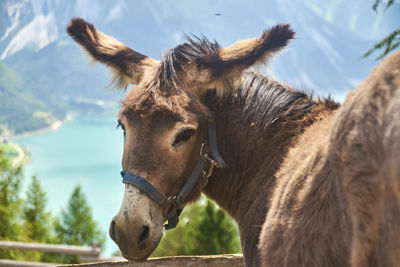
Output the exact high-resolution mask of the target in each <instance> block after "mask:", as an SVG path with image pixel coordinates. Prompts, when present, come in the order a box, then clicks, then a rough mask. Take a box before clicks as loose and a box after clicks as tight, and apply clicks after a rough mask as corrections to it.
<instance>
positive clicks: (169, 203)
mask: <svg viewBox="0 0 400 267" xmlns="http://www.w3.org/2000/svg"><path fill="white" fill-rule="evenodd" d="M206 145H208V146H209V148H210V155H209V154H207V153H206V152H205V150H204V147H205V146H206ZM207 162H209V163H210V165H209V167H208V169H207V170H205V168H206V163H207ZM225 166H226V163H225V161H224V160H223V159H222V157H221V155H220V154H219V152H218V148H217V136H216V128H215V122H214V121H210V122H208V124H207V133H206V134H205V135H204V138H203V143H202V145H201V148H200V158H199V160H198V161H197V164H196V166H195V167H194V169H193V172H192V174H191V175H190V177H189V179H188V180H187V182H186V183H185V184H184V185H183V187H182V188H181V190H180V191H179V193H178V195H176V196H173V197H166V196H165V195H164V194H163V193H161V192H160V191H159V190H158V189H157V188H155V187H154V186H153V185H152V184H150V183H149V182H148V181H147V180H146V179H144V178H143V177H141V176H139V175H137V174H135V173H132V172H127V171H125V170H123V171H121V176H122V182H123V183H127V184H131V185H134V186H136V187H137V188H139V189H140V190H142V191H143V192H144V193H146V194H147V195H148V196H149V197H150V198H151V199H152V200H154V201H155V202H156V203H157V204H158V205H159V206H160V207H161V208H162V209H163V210H164V213H165V214H166V218H167V220H168V224H165V225H164V227H165V229H166V230H168V229H173V228H175V227H176V225H177V224H178V221H179V215H180V214H181V212H182V210H183V203H184V202H185V200H186V198H187V196H188V195H189V194H190V192H192V189H193V187H194V185H195V184H196V183H197V181H198V179H199V178H200V176H202V177H203V178H204V179H208V178H209V177H210V176H211V175H212V172H213V169H214V167H217V168H224V167H225ZM206 182H207V180H206ZM204 186H205V185H204Z"/></svg>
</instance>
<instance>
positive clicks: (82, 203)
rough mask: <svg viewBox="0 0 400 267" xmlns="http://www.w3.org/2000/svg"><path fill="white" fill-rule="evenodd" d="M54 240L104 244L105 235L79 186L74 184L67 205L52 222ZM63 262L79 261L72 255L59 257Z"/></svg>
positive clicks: (67, 242) (72, 243) (80, 243)
mask: <svg viewBox="0 0 400 267" xmlns="http://www.w3.org/2000/svg"><path fill="white" fill-rule="evenodd" d="M54 230H55V233H56V241H57V242H58V243H63V244H69V245H89V246H91V245H93V244H94V243H97V244H100V245H102V244H104V242H105V236H104V233H103V232H101V231H100V230H99V228H98V226H97V223H96V222H95V221H94V220H93V218H92V210H91V208H90V206H89V205H88V203H87V200H86V197H85V195H84V194H83V192H82V189H81V187H80V186H76V187H75V189H74V191H73V192H72V195H71V198H70V199H69V202H68V206H67V208H66V209H65V210H62V211H61V214H60V217H59V218H56V220H55V223H54ZM60 260H61V261H63V262H74V263H76V262H79V259H78V258H77V257H74V256H65V257H62V258H60Z"/></svg>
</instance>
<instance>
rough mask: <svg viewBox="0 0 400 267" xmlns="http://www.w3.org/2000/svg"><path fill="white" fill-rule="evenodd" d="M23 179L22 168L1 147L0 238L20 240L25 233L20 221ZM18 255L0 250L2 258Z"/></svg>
mask: <svg viewBox="0 0 400 267" xmlns="http://www.w3.org/2000/svg"><path fill="white" fill-rule="evenodd" d="M21 180H22V171H21V168H20V167H19V168H14V167H13V166H12V165H11V162H10V161H9V160H8V158H6V157H5V155H4V153H3V150H2V149H0V240H20V239H21V236H22V234H23V231H22V230H21V225H20V223H19V221H18V219H19V215H20V212H21V208H20V207H21V204H22V201H21V199H20V197H19V192H20V187H21ZM18 255H20V253H19V252H18V251H12V250H0V258H9V259H15V258H17V257H18Z"/></svg>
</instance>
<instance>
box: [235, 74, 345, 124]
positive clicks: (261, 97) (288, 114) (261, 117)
mask: <svg viewBox="0 0 400 267" xmlns="http://www.w3.org/2000/svg"><path fill="white" fill-rule="evenodd" d="M236 95H237V100H238V101H239V102H241V103H242V104H243V114H244V115H245V116H246V117H247V119H248V120H249V121H251V122H252V123H254V125H256V126H257V127H258V128H263V129H266V128H268V127H271V125H273V124H274V123H276V122H279V123H282V122H284V121H286V120H287V121H297V120H301V119H302V118H303V117H304V115H305V114H306V113H308V112H309V111H311V110H312V109H313V108H314V107H316V106H318V105H323V106H324V107H325V108H326V109H327V110H334V109H336V108H338V107H339V104H338V103H336V102H334V101H333V100H332V99H331V98H330V97H328V98H323V99H320V98H318V99H317V100H316V101H315V100H313V97H312V94H308V93H306V92H304V91H299V90H295V89H293V88H291V87H289V86H284V85H283V84H281V83H279V82H277V81H275V80H272V79H268V78H267V77H265V76H263V75H260V74H255V73H253V72H250V71H248V72H245V73H244V74H243V78H242V84H241V85H240V87H239V88H238V89H237V94H236Z"/></svg>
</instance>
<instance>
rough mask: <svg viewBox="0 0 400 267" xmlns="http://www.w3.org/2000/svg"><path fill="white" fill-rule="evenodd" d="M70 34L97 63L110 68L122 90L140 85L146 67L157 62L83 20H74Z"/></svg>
mask: <svg viewBox="0 0 400 267" xmlns="http://www.w3.org/2000/svg"><path fill="white" fill-rule="evenodd" d="M67 32H68V34H69V35H70V36H71V37H72V38H73V39H74V40H75V42H77V43H78V44H79V45H80V46H82V47H83V48H84V49H85V50H86V51H87V52H88V53H89V55H90V56H91V57H92V58H93V59H94V60H97V61H100V62H102V63H104V64H106V65H107V66H109V67H110V68H111V69H112V70H113V72H114V81H115V82H116V83H117V85H118V86H119V87H121V88H125V87H126V86H127V85H129V84H130V83H134V84H138V83H139V82H140V80H141V79H142V76H143V73H144V70H145V68H146V67H149V66H151V65H154V64H155V63H156V61H155V60H153V59H152V58H149V57H147V56H145V55H142V54H140V53H138V52H136V51H134V50H132V49H130V48H129V47H127V46H126V45H125V44H123V43H121V42H119V41H118V40H116V39H114V38H113V37H111V36H108V35H106V34H103V33H101V32H99V31H97V30H96V28H95V27H94V26H93V25H92V24H90V23H88V22H86V21H85V20H83V19H81V18H73V19H72V20H71V24H69V25H68V26H67Z"/></svg>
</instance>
